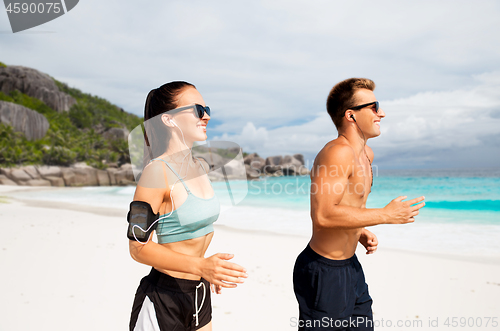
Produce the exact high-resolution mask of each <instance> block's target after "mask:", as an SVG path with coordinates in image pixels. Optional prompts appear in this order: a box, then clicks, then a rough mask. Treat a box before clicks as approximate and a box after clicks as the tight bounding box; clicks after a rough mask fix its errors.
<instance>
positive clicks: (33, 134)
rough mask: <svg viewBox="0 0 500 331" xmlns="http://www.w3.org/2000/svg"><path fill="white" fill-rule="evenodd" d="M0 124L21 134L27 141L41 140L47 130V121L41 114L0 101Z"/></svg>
mask: <svg viewBox="0 0 500 331" xmlns="http://www.w3.org/2000/svg"><path fill="white" fill-rule="evenodd" d="M0 123H5V124H8V125H10V126H12V127H13V128H14V130H15V131H18V132H22V133H23V134H24V135H25V136H26V138H27V139H28V140H37V139H41V138H43V137H44V136H45V134H46V133H47V130H48V129H49V121H47V119H46V118H45V116H43V115H42V114H40V113H38V112H36V111H34V110H31V109H28V108H26V107H23V106H21V105H17V104H15V103H12V102H6V101H0Z"/></svg>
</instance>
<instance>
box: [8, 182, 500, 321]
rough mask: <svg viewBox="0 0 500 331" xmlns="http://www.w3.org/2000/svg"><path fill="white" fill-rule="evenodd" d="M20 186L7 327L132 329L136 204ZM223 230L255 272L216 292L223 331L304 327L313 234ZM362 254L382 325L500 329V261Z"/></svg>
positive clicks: (229, 247) (13, 210)
mask: <svg viewBox="0 0 500 331" xmlns="http://www.w3.org/2000/svg"><path fill="white" fill-rule="evenodd" d="M19 189H24V190H28V189H33V188H26V187H21V188H19V187H9V186H0V196H2V197H1V199H0V201H1V203H0V224H1V226H2V229H3V233H4V236H3V240H2V242H1V244H0V261H1V265H2V270H3V272H2V276H1V280H2V281H1V284H2V285H1V293H2V296H1V298H0V309H1V311H2V312H3V314H2V318H1V319H0V330H19V331H24V330H72V331H78V330H126V329H128V320H129V314H130V309H131V305H132V300H133V297H134V293H135V290H136V288H137V285H138V283H139V281H140V279H141V278H142V277H143V276H144V275H146V274H147V273H148V272H149V269H150V267H148V266H145V265H140V264H138V263H137V262H135V261H133V260H132V259H131V258H130V256H129V253H128V241H127V238H126V237H125V232H126V219H125V216H126V213H127V210H125V209H111V208H85V207H82V206H79V205H67V204H58V203H54V202H51V203H41V202H36V203H34V202H29V203H27V202H25V201H20V200H17V199H14V198H9V193H10V192H12V191H13V190H19ZM215 231H216V232H215V236H214V239H213V241H212V245H211V246H210V248H209V251H208V252H207V256H209V255H212V254H214V253H217V252H228V253H234V254H235V258H234V259H233V260H234V262H236V263H238V264H241V265H243V266H244V267H246V268H247V269H248V274H249V278H248V279H247V281H246V282H245V284H243V285H240V286H238V288H236V289H224V290H223V293H222V294H221V295H213V299H212V305H213V329H214V330H224V331H225V330H241V331H244V330H296V329H297V328H296V327H294V326H295V321H296V318H297V317H298V308H297V303H296V300H295V297H294V293H293V288H292V269H293V264H294V261H295V258H296V256H297V255H298V254H299V253H300V251H301V250H302V249H303V248H304V247H305V245H307V242H308V239H309V238H308V237H307V236H292V235H279V234H273V233H268V232H261V231H246V230H237V229H232V228H229V227H227V226H222V225H216V226H215ZM373 231H374V232H375V233H376V229H375V228H374V230H373ZM357 255H358V258H359V260H360V261H361V264H362V265H363V268H364V271H365V275H366V279H367V283H368V284H369V287H370V293H371V295H372V298H373V299H374V304H373V312H374V320H375V325H376V329H377V330H385V329H391V330H417V329H418V330H441V329H455V328H459V329H470V330H497V329H499V325H498V324H500V308H499V307H500V305H499V304H498V302H497V300H498V299H497V298H498V297H500V263H499V261H498V259H493V258H478V259H474V258H470V257H468V258H467V259H461V258H460V257H459V256H443V255H438V254H424V253H414V252H411V251H410V250H408V251H405V250H394V249H384V247H383V243H380V248H379V250H378V251H377V253H376V254H374V255H369V256H366V255H365V254H364V251H363V247H360V248H359V249H358V252H357ZM453 318H455V319H453ZM461 318H462V320H461ZM447 319H448V320H447ZM447 321H448V325H446V322H447ZM463 321H465V323H466V324H465V325H466V326H465V327H464V328H461V327H460V325H461V322H463ZM494 321H496V324H497V326H496V327H494V326H495V323H494ZM455 322H456V323H457V326H456V327H453V325H454V323H455ZM479 323H481V326H479ZM486 323H488V326H486Z"/></svg>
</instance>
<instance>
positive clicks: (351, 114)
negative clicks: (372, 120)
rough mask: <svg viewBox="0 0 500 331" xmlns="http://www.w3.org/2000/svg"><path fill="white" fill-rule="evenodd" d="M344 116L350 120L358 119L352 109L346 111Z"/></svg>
mask: <svg viewBox="0 0 500 331" xmlns="http://www.w3.org/2000/svg"><path fill="white" fill-rule="evenodd" d="M344 117H345V118H346V120H347V121H348V122H353V121H354V122H355V121H356V119H355V116H354V113H353V112H352V111H346V112H345V114H344Z"/></svg>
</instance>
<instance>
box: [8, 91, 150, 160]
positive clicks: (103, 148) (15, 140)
mask: <svg viewBox="0 0 500 331" xmlns="http://www.w3.org/2000/svg"><path fill="white" fill-rule="evenodd" d="M56 84H57V85H58V87H59V89H60V90H61V91H63V92H65V93H68V94H70V95H71V96H72V97H74V98H75V99H76V100H77V103H76V104H75V105H74V106H73V107H72V108H71V109H70V111H69V112H63V113H58V112H57V111H55V110H53V109H52V108H50V107H49V106H47V105H46V104H45V103H44V102H42V101H40V100H38V99H36V98H32V97H30V96H28V95H26V94H23V93H21V92H19V91H17V90H16V91H13V92H11V93H9V94H8V95H7V94H4V93H2V92H0V100H3V101H8V102H13V103H16V104H20V105H22V106H25V107H27V108H30V109H33V110H35V111H37V112H39V113H41V114H43V115H44V116H45V117H46V118H47V120H48V121H49V124H50V126H49V130H48V131H47V134H46V135H45V137H43V138H42V139H40V140H37V141H29V140H27V139H26V138H25V137H24V135H23V134H22V133H19V132H16V131H14V130H13V128H12V127H11V126H8V125H5V124H1V123H0V164H1V165H2V166H14V165H21V164H47V165H62V166H68V165H70V164H73V163H76V162H82V161H84V162H86V163H87V164H88V165H90V166H93V167H95V168H99V169H105V168H106V163H109V162H120V163H125V162H130V158H129V155H128V145H127V141H125V140H106V139H104V138H103V136H102V135H101V134H98V133H97V132H96V130H97V131H103V130H106V129H109V128H111V127H123V125H125V126H126V127H127V129H128V130H132V129H133V128H134V127H136V126H137V125H139V124H140V123H141V122H142V119H141V118H139V117H138V116H135V115H133V114H129V113H126V112H124V111H122V110H121V109H119V108H118V107H116V106H114V105H112V104H111V103H109V102H108V101H106V100H104V99H102V98H99V97H96V96H91V95H90V94H85V93H82V92H81V91H79V90H77V89H74V88H70V87H68V86H67V85H66V84H64V83H61V82H57V81H56Z"/></svg>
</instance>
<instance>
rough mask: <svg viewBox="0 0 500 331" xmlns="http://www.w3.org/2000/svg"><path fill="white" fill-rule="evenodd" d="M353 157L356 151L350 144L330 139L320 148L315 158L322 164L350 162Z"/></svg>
mask: <svg viewBox="0 0 500 331" xmlns="http://www.w3.org/2000/svg"><path fill="white" fill-rule="evenodd" d="M355 157H356V153H355V152H354V150H353V149H352V147H351V146H349V145H348V144H343V143H339V142H337V141H335V140H332V141H330V142H329V143H328V144H326V145H325V146H324V147H323V148H322V149H321V151H320V152H319V153H318V156H317V157H316V159H317V160H318V161H320V163H322V164H324V163H344V162H346V161H347V162H349V163H350V162H351V161H352V160H353V159H354V158H355Z"/></svg>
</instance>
